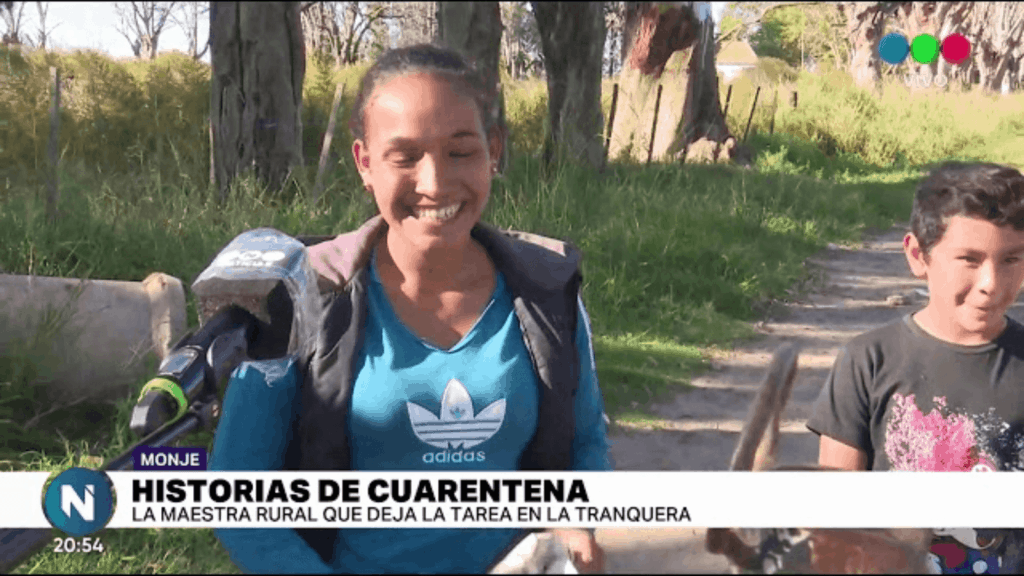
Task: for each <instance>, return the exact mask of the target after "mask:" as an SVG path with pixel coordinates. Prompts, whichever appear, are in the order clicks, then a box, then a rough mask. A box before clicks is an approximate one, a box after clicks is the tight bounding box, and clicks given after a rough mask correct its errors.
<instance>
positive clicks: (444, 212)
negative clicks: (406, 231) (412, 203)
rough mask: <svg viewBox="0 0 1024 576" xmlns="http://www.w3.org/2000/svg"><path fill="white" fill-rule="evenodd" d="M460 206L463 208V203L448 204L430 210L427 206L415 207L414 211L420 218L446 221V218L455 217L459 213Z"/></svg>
mask: <svg viewBox="0 0 1024 576" xmlns="http://www.w3.org/2000/svg"><path fill="white" fill-rule="evenodd" d="M459 208H462V204H452V205H451V206H446V207H444V208H439V209H437V210H430V209H426V208H413V209H412V213H413V215H414V216H416V218H417V219H419V220H423V219H426V220H436V221H438V222H444V221H445V220H450V219H451V218H452V217H454V216H455V214H456V213H458V211H459Z"/></svg>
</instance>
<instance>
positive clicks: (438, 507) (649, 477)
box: [0, 469, 1024, 533]
mask: <svg viewBox="0 0 1024 576" xmlns="http://www.w3.org/2000/svg"><path fill="white" fill-rule="evenodd" d="M74 470H84V469H74ZM85 472H87V474H86V475H85V476H81V477H79V478H78V480H75V479H74V478H72V480H70V481H67V480H62V482H63V484H62V485H60V486H57V484H58V481H57V480H55V481H54V482H53V483H51V484H50V487H49V488H48V489H47V492H46V494H45V495H44V491H43V487H44V484H45V483H46V480H47V478H48V477H49V474H48V473H45V472H4V473H0V494H2V497H0V528H45V527H49V526H51V525H53V526H57V527H58V528H60V527H61V526H60V523H61V520H59V518H63V519H64V520H66V521H78V520H81V521H82V522H85V523H86V524H88V525H89V526H92V527H93V528H95V527H96V526H98V525H100V524H104V525H105V527H107V528H153V527H164V528H286V527H288V528H326V527H336V528H345V527H363V528H366V527H376V528H412V527H420V528H482V527H488V528H552V527H598V528H600V527H609V528H610V527H644V528H653V527H666V528H667V527H680V526H693V527H711V528H716V527H722V528H724V527H740V528H771V527H804V528H891V527H904V528H911V527H916V528H936V527H985V528H1014V527H1017V528H1019V527H1024V498H1020V497H1019V495H1020V490H1021V488H1022V487H1024V475H1019V474H1013V473H1005V472H1004V473H1000V472H996V473H990V474H964V473H961V472H888V473H875V474H865V473H857V472H847V473H843V472H582V473H581V472H575V473H573V472H559V473H536V472H485V473H470V472H458V473H455V472H451V473H444V472H430V473H428V472H109V473H106V478H108V479H109V482H105V481H104V480H105V479H104V476H103V474H104V473H96V472H92V471H85ZM89 474H92V476H90V475H89ZM60 478H61V477H58V479H60ZM104 484H107V485H106V486H105V485H104ZM58 488H59V490H58ZM967 494H976V495H977V494H986V495H989V500H987V501H988V505H985V506H964V505H961V504H960V503H962V502H963V496H964V495H967ZM107 519H109V520H107ZM51 521H52V522H51ZM84 530H85V529H83V533H84ZM90 530H91V528H90Z"/></svg>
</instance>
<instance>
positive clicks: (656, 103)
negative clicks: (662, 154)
mask: <svg viewBox="0 0 1024 576" xmlns="http://www.w3.org/2000/svg"><path fill="white" fill-rule="evenodd" d="M660 107H661V84H658V95H657V96H655V97H654V121H653V122H651V143H650V144H648V145H647V163H648V164H650V163H651V156H652V155H653V154H654V134H655V130H657V128H658V108H660Z"/></svg>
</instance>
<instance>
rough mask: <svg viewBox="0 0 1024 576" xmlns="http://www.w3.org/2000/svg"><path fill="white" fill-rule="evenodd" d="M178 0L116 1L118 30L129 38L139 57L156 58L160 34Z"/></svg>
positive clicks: (133, 49) (134, 51)
mask: <svg viewBox="0 0 1024 576" xmlns="http://www.w3.org/2000/svg"><path fill="white" fill-rule="evenodd" d="M175 4H177V2H115V3H114V10H115V11H116V12H117V17H118V23H117V25H116V28H117V31H118V32H120V33H121V35H122V36H124V37H125V39H126V40H128V44H129V45H131V47H132V52H133V53H134V54H135V56H136V57H137V58H147V59H149V60H152V59H153V58H156V50H157V45H158V43H159V41H160V34H161V33H162V32H163V30H164V27H165V26H166V25H167V21H168V19H170V17H171V12H172V11H173V9H174V5H175Z"/></svg>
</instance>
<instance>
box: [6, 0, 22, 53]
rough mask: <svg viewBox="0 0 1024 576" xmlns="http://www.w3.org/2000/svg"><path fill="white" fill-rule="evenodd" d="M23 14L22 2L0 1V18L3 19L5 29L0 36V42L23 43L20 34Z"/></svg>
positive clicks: (7, 43)
mask: <svg viewBox="0 0 1024 576" xmlns="http://www.w3.org/2000/svg"><path fill="white" fill-rule="evenodd" d="M24 15H25V3H24V2H7V1H5V2H0V19H3V22H4V24H5V25H6V28H7V30H6V31H5V32H4V33H3V35H2V36H0V44H3V45H9V44H24V42H25V40H26V39H25V38H22V36H21V24H22V17H24Z"/></svg>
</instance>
